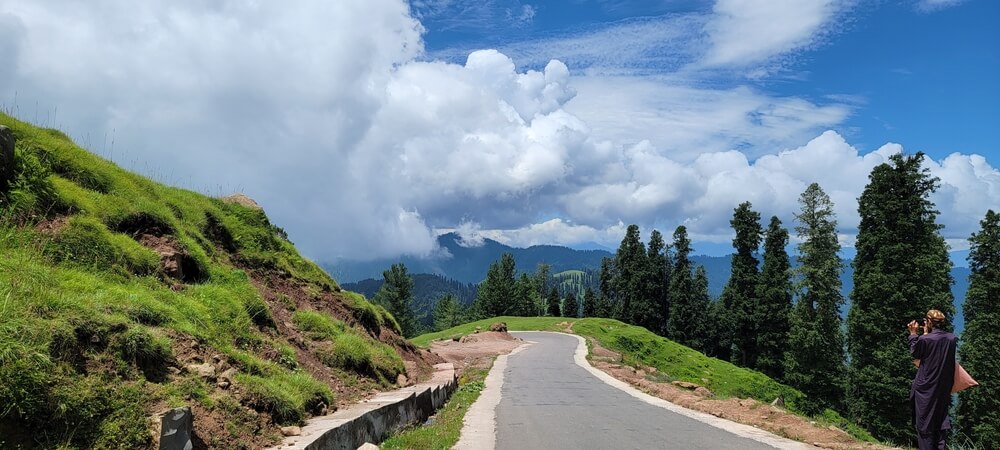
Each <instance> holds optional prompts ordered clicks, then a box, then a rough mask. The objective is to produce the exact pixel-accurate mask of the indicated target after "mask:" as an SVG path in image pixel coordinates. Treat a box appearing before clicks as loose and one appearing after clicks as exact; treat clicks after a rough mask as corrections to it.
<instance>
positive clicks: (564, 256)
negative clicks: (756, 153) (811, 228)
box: [322, 233, 969, 331]
mask: <svg viewBox="0 0 1000 450" xmlns="http://www.w3.org/2000/svg"><path fill="white" fill-rule="evenodd" d="M438 243H439V244H440V245H441V248H442V249H445V250H446V251H443V252H442V254H444V255H445V256H441V257H437V258H430V259H418V258H412V257H403V258H399V259H395V260H376V261H347V260H345V261H339V262H337V263H332V264H322V265H323V267H324V268H326V269H327V270H328V271H330V273H331V274H332V275H333V276H334V278H335V279H337V280H338V281H340V282H341V283H342V284H344V285H345V288H347V289H350V290H355V291H358V292H362V293H364V294H365V295H366V296H368V297H369V298H371V296H372V295H374V293H375V292H376V291H377V290H378V286H381V279H382V272H383V271H385V270H386V269H388V268H389V266H391V265H392V264H394V263H398V262H402V263H403V264H406V267H407V269H408V270H409V271H410V273H414V274H420V273H424V274H434V275H439V276H440V277H441V279H448V278H450V279H452V280H454V281H456V282H458V283H459V284H462V283H472V284H477V283H479V282H480V281H482V280H483V278H485V277H486V271H487V269H488V268H489V265H490V264H492V263H493V262H494V261H497V260H499V259H500V255H502V254H503V253H511V254H513V255H514V261H515V262H516V264H517V269H518V271H519V272H534V270H535V268H536V267H537V266H538V264H540V263H546V264H549V265H550V266H551V272H550V273H552V274H553V275H555V274H559V273H560V272H565V271H571V270H579V271H593V272H595V273H594V276H593V277H587V281H586V283H588V284H593V281H594V280H593V279H592V278H594V277H596V271H598V270H600V267H601V258H604V257H613V256H614V253H613V252H611V251H607V250H575V249H572V248H568V247H562V246H557V245H536V246H532V247H528V248H517V247H510V246H507V245H504V244H501V243H499V242H497V241H494V240H491V239H484V240H483V241H482V243H481V244H480V245H478V246H469V245H466V244H465V243H463V242H462V240H461V238H460V237H459V236H458V235H457V234H455V233H449V234H444V235H441V236H439V237H438ZM952 256H953V260H960V259H963V256H962V254H961V253H957V256H956V255H952ZM691 260H692V262H693V263H694V267H697V266H698V265H703V266H705V270H706V271H707V272H708V289H709V293H710V294H711V295H712V297H713V298H718V297H719V296H720V295H721V294H722V289H723V288H724V287H725V285H726V282H727V281H728V280H729V276H730V257H729V256H705V255H695V256H692V257H691ZM792 264H793V266H794V265H797V263H796V261H795V258H794V256H793V257H792ZM951 273H952V277H953V279H954V281H955V283H954V284H953V285H952V293H953V294H954V296H955V305H956V310H957V311H958V314H957V315H956V317H955V328H956V330H959V331H960V330H961V329H962V328H963V325H964V324H963V318H962V314H961V305H962V303H963V302H964V299H965V292H966V290H968V282H969V269H968V267H963V266H958V265H956V266H955V267H954V268H952V271H951ZM574 278H575V277H574ZM574 278H566V277H565V276H564V277H560V279H559V280H558V281H557V282H558V285H559V286H560V289H561V290H573V291H575V292H582V289H583V288H584V286H583V285H582V284H581V286H578V287H573V286H571V285H573V283H575V281H573V279H574ZM365 279H369V280H366V281H365V282H363V283H358V284H352V283H351V282H357V281H359V280H365ZM840 279H841V282H842V284H843V289H842V292H843V295H844V298H845V299H847V300H848V304H847V305H846V306H845V307H844V308H843V310H842V313H843V315H844V317H846V316H847V310H848V308H849V307H850V297H849V295H850V292H851V289H852V288H853V286H854V269H853V268H852V267H851V262H850V260H844V270H843V272H842V273H841V275H840ZM376 280H377V285H375V284H373V283H376ZM581 280H582V279H581ZM415 282H416V283H415V284H417V285H418V287H417V288H415V289H419V290H421V291H426V292H444V290H437V291H435V288H434V287H424V286H422V284H423V283H425V282H426V283H430V284H431V286H440V285H441V282H440V281H439V280H434V279H431V278H427V279H422V280H419V281H418V280H415ZM580 283H584V281H580ZM362 285H363V286H364V287H358V286H362ZM349 286H351V287H349ZM371 286H374V287H371ZM352 287H357V288H352ZM369 292H370V294H369ZM474 296H475V295H474V294H473V297H474ZM438 298H440V296H437V297H434V298H428V299H426V300H428V301H430V303H426V302H425V301H424V299H421V300H420V302H419V303H420V306H419V308H420V309H421V310H427V311H429V309H428V308H430V307H433V304H434V302H436V301H437V299H438ZM469 301H471V300H469ZM901 320H902V319H901ZM905 322H907V321H905V320H904V322H903V323H905Z"/></svg>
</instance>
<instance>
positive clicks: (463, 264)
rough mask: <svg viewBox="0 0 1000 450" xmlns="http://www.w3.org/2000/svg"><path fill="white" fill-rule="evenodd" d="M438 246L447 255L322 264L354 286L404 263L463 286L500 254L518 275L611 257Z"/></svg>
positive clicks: (542, 248) (445, 240)
mask: <svg viewBox="0 0 1000 450" xmlns="http://www.w3.org/2000/svg"><path fill="white" fill-rule="evenodd" d="M438 245H439V246H440V247H441V248H442V249H443V250H444V251H442V252H441V253H443V254H445V255H446V256H439V257H431V258H417V257H412V256H403V257H399V258H393V259H379V260H373V261H352V260H342V261H337V262H330V263H321V264H320V265H321V266H323V268H324V269H326V270H327V271H328V272H330V274H331V275H333V277H334V279H336V280H337V281H338V282H341V283H353V282H357V281H360V280H364V279H366V278H373V279H381V278H382V272H383V271H385V270H386V269H388V268H389V266H391V265H393V264H395V263H403V264H405V265H406V268H407V269H408V270H409V271H410V273H430V274H435V275H441V276H444V277H446V278H451V279H453V280H456V281H460V282H463V283H477V284H478V283H479V282H481V281H482V280H483V279H484V278H485V277H486V269H488V268H489V266H490V264H492V263H493V262H494V261H496V260H498V259H500V255H502V254H504V253H511V254H513V255H514V261H515V262H516V263H517V268H518V270H519V271H521V272H533V271H534V270H535V268H536V267H537V266H538V264H540V263H546V264H548V265H550V266H551V267H552V269H551V270H552V273H557V272H562V271H565V270H574V269H576V270H582V269H595V270H596V269H600V268H601V258H604V257H606V256H612V255H613V254H612V253H611V252H608V251H605V250H574V249H572V248H569V247H562V246H558V245H534V246H531V247H528V248H519V247H511V246H508V245H504V244H501V243H499V242H497V241H494V240H492V239H484V240H483V243H482V245H478V246H469V245H467V244H465V243H464V242H463V241H462V238H461V237H460V236H459V235H458V234H457V233H447V234H442V235H441V236H438Z"/></svg>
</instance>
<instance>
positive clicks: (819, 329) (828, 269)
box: [784, 183, 846, 412]
mask: <svg viewBox="0 0 1000 450" xmlns="http://www.w3.org/2000/svg"><path fill="white" fill-rule="evenodd" d="M799 203H800V204H801V205H802V209H801V211H800V213H799V214H796V215H795V219H796V220H797V221H798V222H799V225H796V227H795V232H796V234H797V235H798V237H799V239H800V240H801V241H802V242H801V243H800V244H799V245H798V247H797V248H798V253H799V256H798V259H799V269H798V274H799V279H800V281H799V284H798V287H797V288H798V292H799V295H798V300H797V302H796V303H795V306H794V308H793V309H792V313H791V320H790V325H791V330H790V332H789V338H788V353H787V355H786V360H785V378H784V379H785V381H786V382H787V383H789V384H791V385H792V386H795V387H796V388H798V389H799V390H801V391H803V392H805V393H806V394H807V395H808V396H809V404H807V405H803V407H804V409H805V410H808V411H810V412H818V411H821V410H822V409H823V408H824V407H834V408H835V409H841V408H842V405H843V398H844V373H845V371H846V368H845V367H844V364H845V355H844V334H843V332H842V331H841V330H842V328H843V322H842V321H841V319H840V308H841V306H842V305H843V304H844V298H843V296H842V295H841V294H840V288H841V282H840V272H841V270H842V264H841V262H840V257H839V256H838V255H837V253H838V252H839V251H840V243H839V242H838V241H837V221H836V218H835V217H834V213H833V202H831V201H830V197H829V196H827V195H826V193H825V192H823V189H822V188H820V186H819V184H816V183H813V184H811V185H809V187H808V188H806V190H805V192H803V193H802V195H801V196H800V197H799Z"/></svg>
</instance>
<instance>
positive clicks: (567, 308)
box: [562, 292, 580, 317]
mask: <svg viewBox="0 0 1000 450" xmlns="http://www.w3.org/2000/svg"><path fill="white" fill-rule="evenodd" d="M562 315H563V317H580V305H579V304H577V302H576V295H575V294H573V293H572V292H568V293H566V299H565V300H563V305H562Z"/></svg>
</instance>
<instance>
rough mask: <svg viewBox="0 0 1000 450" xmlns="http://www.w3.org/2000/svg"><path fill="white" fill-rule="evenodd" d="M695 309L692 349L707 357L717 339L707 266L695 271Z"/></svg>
mask: <svg viewBox="0 0 1000 450" xmlns="http://www.w3.org/2000/svg"><path fill="white" fill-rule="evenodd" d="M692 303H693V304H694V307H693V308H692V311H693V312H694V313H695V316H694V318H692V321H693V322H694V327H693V329H692V330H691V336H692V338H691V344H690V345H689V346H690V347H691V348H694V349H696V350H698V351H699V352H702V353H704V354H706V355H708V354H709V352H710V351H711V350H712V348H713V342H715V341H716V340H717V339H716V338H715V334H714V333H713V329H712V325H711V324H710V323H709V320H710V319H711V317H712V297H711V296H710V295H709V293H708V272H706V271H705V266H698V269H696V270H695V271H694V298H693V302H692Z"/></svg>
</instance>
